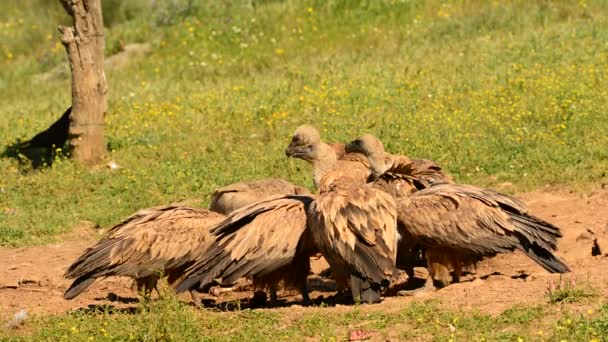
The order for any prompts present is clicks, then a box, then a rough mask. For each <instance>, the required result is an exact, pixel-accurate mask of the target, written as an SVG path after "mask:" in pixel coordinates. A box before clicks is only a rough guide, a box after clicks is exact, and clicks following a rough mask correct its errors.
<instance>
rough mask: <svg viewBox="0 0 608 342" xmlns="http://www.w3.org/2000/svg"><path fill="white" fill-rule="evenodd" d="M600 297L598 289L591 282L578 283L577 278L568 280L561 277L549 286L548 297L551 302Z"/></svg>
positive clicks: (571, 301)
mask: <svg viewBox="0 0 608 342" xmlns="http://www.w3.org/2000/svg"><path fill="white" fill-rule="evenodd" d="M597 297H599V293H598V291H597V290H596V289H595V288H593V287H592V286H590V285H589V283H583V284H577V283H576V278H573V277H571V278H570V279H569V280H566V279H564V278H562V277H560V278H559V281H558V282H557V283H551V284H550V285H549V288H547V299H548V301H549V303H551V304H557V303H581V302H588V301H590V300H591V299H595V298H597Z"/></svg>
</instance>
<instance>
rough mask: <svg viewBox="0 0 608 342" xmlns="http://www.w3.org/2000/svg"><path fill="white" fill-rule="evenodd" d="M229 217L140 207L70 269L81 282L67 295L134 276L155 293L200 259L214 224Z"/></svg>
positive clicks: (147, 291) (186, 209)
mask: <svg viewBox="0 0 608 342" xmlns="http://www.w3.org/2000/svg"><path fill="white" fill-rule="evenodd" d="M223 218H224V215H222V214H219V213H215V212H212V211H209V210H207V209H196V208H189V207H183V206H172V205H169V206H160V207H154V208H148V209H142V210H139V211H138V212H136V213H135V214H134V215H132V216H130V217H128V218H126V219H125V220H123V221H122V222H120V223H119V224H117V225H116V226H114V227H113V228H111V229H110V230H109V231H108V234H107V235H106V236H105V237H104V238H103V239H101V240H100V241H99V242H97V243H96V244H95V245H93V246H92V247H90V248H88V249H86V250H85V251H84V253H83V254H82V255H81V256H80V257H79V258H78V259H77V260H76V261H75V262H74V263H73V264H72V265H71V266H70V267H69V268H68V270H67V271H66V273H65V277H66V278H69V279H76V280H75V281H74V282H73V283H72V285H71V286H70V287H69V288H68V289H67V291H66V292H65V294H64V295H63V296H64V298H66V299H72V298H74V297H76V296H78V295H79V294H80V293H81V292H82V291H84V290H85V289H86V288H87V287H88V286H89V285H91V284H92V283H93V282H94V281H95V279H97V278H100V277H109V276H127V277H131V278H133V279H135V281H136V284H137V287H138V290H142V289H143V290H144V293H145V295H149V294H150V293H151V291H152V290H153V289H155V288H156V282H157V281H158V279H159V278H160V277H161V276H163V275H166V276H167V277H168V282H169V283H173V282H175V281H176V280H177V279H178V278H179V277H180V276H181V275H182V273H183V271H184V270H185V269H186V267H187V266H189V265H190V264H191V262H192V261H194V257H195V256H196V255H199V254H200V253H201V251H204V250H205V249H206V248H208V247H209V245H210V243H211V242H212V237H211V235H210V233H209V228H210V227H211V226H212V225H213V224H215V223H217V222H219V221H221V220H222V219H223ZM193 299H195V302H196V298H195V297H193Z"/></svg>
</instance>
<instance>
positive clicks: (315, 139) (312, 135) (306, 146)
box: [285, 125, 321, 163]
mask: <svg viewBox="0 0 608 342" xmlns="http://www.w3.org/2000/svg"><path fill="white" fill-rule="evenodd" d="M320 145H321V136H320V135H319V131H317V129H316V128H314V127H312V126H310V125H302V126H300V127H298V129H296V132H295V133H294V134H293V137H292V138H291V142H290V143H289V146H287V149H286V150H285V155H286V156H288V157H292V158H300V159H304V160H306V161H308V162H311V163H312V162H313V161H314V160H316V159H318V153H319V147H320Z"/></svg>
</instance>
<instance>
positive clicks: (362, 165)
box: [285, 125, 447, 287]
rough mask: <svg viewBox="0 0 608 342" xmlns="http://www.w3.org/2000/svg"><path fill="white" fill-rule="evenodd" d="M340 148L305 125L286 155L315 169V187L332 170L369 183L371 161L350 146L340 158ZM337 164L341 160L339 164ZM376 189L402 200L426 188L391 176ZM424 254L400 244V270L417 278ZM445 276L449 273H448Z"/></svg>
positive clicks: (341, 282)
mask: <svg viewBox="0 0 608 342" xmlns="http://www.w3.org/2000/svg"><path fill="white" fill-rule="evenodd" d="M336 145H338V144H334V145H333V146H329V145H327V144H325V143H323V142H322V141H321V137H320V135H319V132H318V131H317V130H316V129H315V128H314V127H312V126H309V125H303V126H300V127H298V129H296V131H295V133H294V135H293V137H292V139H291V142H290V144H289V146H288V147H287V150H286V151H285V153H286V155H287V156H288V157H292V158H299V159H303V160H305V161H307V162H308V163H310V164H312V165H313V179H314V180H315V185H318V182H319V180H320V178H321V177H322V175H324V174H325V173H327V171H328V170H330V169H331V170H333V172H332V173H331V175H330V176H329V177H334V178H336V177H341V176H348V177H351V178H353V179H356V180H357V181H359V182H361V183H364V182H366V181H368V180H369V179H370V178H371V177H372V176H371V170H370V164H369V161H368V158H367V157H366V156H365V155H363V154H361V153H359V152H357V151H354V150H353V149H350V150H349V148H348V146H347V147H346V149H345V151H346V152H347V153H344V154H343V155H342V156H341V157H340V156H339V155H338V154H337V153H335V151H336V147H335V146H336ZM330 147H331V148H330ZM338 151H339V150H338ZM333 160H337V161H335V164H334V162H333ZM419 173H420V172H419ZM373 187H374V188H376V189H380V190H382V191H385V192H387V193H389V194H391V195H392V196H393V197H395V198H398V197H400V196H408V195H409V194H411V193H412V192H413V191H416V190H417V187H420V188H424V185H422V182H418V181H417V180H416V179H415V178H413V177H411V176H401V175H400V176H390V175H388V174H387V175H383V176H382V177H380V178H377V179H375V180H374V181H373ZM398 229H399V232H400V234H401V235H402V236H403V234H404V231H403V227H401V226H399V227H398ZM420 254H421V253H420V248H419V247H418V246H417V245H416V244H415V243H413V242H412V240H411V239H404V238H402V239H400V240H399V248H398V253H397V266H398V267H399V268H401V269H403V270H405V271H406V273H407V274H408V276H409V277H410V279H411V278H413V276H414V266H417V265H420V256H419V255H420ZM334 271H335V270H334ZM443 273H447V270H446V271H445V272H443ZM336 282H339V284H338V285H339V286H340V287H345V285H346V284H345V280H344V279H341V275H340V274H338V273H336Z"/></svg>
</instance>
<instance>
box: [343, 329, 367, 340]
mask: <svg viewBox="0 0 608 342" xmlns="http://www.w3.org/2000/svg"><path fill="white" fill-rule="evenodd" d="M370 338H372V335H371V334H370V333H368V332H366V331H364V330H363V329H356V330H352V331H351V332H350V333H349V334H348V340H349V341H364V340H369V339H370Z"/></svg>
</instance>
